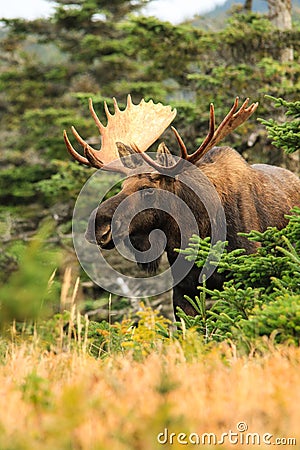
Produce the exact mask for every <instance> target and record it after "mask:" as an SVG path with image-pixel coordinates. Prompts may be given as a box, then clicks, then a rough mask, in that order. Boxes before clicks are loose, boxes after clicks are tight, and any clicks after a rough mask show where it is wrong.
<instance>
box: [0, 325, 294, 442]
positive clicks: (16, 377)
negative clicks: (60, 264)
mask: <svg viewBox="0 0 300 450" xmlns="http://www.w3.org/2000/svg"><path fill="white" fill-rule="evenodd" d="M42 348H43V347H42V346H41V345H40V341H39V337H38V336H35V337H34V339H32V340H31V342H19V343H16V342H14V339H12V340H11V343H10V345H9V346H8V347H7V349H6V355H5V356H4V359H3V362H2V365H1V366H0V400H1V408H0V449H1V450H8V449H9V450H25V449H26V450H36V449H45V450H60V449H84V450H135V449H136V450H144V449H145V450H150V449H151V450H152V449H160V448H170V449H179V448H205V449H211V448H217V449H227V448H228V449H229V448H235V449H246V448H251V449H260V448H274V447H275V448H276V447H277V446H278V447H281V448H282V447H284V448H296V449H299V448H300V426H299V424H300V383H299V365H300V349H299V348H295V347H280V348H274V347H273V346H272V345H271V343H269V349H268V350H267V351H266V352H265V353H264V354H260V356H254V355H252V356H251V355H250V356H247V357H246V356H243V357H242V356H237V355H236V351H235V348H234V347H232V346H230V345H228V344H226V345H225V344H222V345H221V346H218V345H214V346H211V347H210V348H208V349H207V348H205V346H204V345H203V343H202V342H201V341H200V339H199V337H197V336H196V335H195V333H193V332H189V333H187V334H186V335H185V337H184V339H183V340H182V341H181V342H179V341H175V342H174V341H173V342H172V341H170V342H169V343H165V342H164V343H162V342H161V341H159V339H157V340H156V342H155V346H154V347H153V349H152V350H151V351H149V352H147V354H145V355H144V356H143V357H141V358H134V356H133V352H132V350H130V349H129V350H124V352H123V353H121V354H118V355H114V354H109V353H108V354H107V355H106V357H105V358H102V359H96V358H94V357H92V356H89V354H88V352H87V349H86V348H85V346H83V345H81V346H80V347H79V346H78V347H77V348H73V349H72V348H70V347H68V346H66V347H65V348H63V346H62V348H61V349H60V350H57V351H55V352H54V351H46V350H42ZM241 422H243V423H244V424H246V425H247V427H248V429H247V430H246V431H243V426H244V427H245V425H243V423H242V424H241ZM238 424H239V425H238ZM237 427H238V428H239V430H240V431H239V430H238V428H237ZM165 429H168V436H167V437H166V432H165V431H164V430H165ZM230 430H231V431H232V433H231V435H230V439H231V442H232V443H231V444H230V442H229V437H228V436H225V435H223V438H222V433H228V434H230ZM159 433H163V434H161V435H160V442H161V443H159V442H158V438H157V437H158V435H159ZM170 433H176V435H172V436H171V437H170ZM180 433H184V434H180ZM191 433H193V434H191ZM195 433H196V434H195ZM203 433H215V434H216V437H217V440H218V441H219V444H216V445H213V444H214V441H213V436H212V435H211V436H208V435H204V436H202V434H203ZM233 433H236V434H233ZM253 433H257V434H256V435H255V436H254V435H253ZM266 433H269V434H267V435H265V434H266ZM258 435H259V437H258ZM263 435H265V439H266V440H267V443H268V444H269V445H268V444H267V443H266V444H264V443H263V442H262V440H263ZM270 435H272V436H270ZM197 436H198V437H197ZM276 438H280V439H281V438H283V440H281V441H280V444H281V445H275V439H276ZM288 438H293V442H291V441H290V443H289V441H288ZM197 439H199V442H197ZM201 439H204V441H203V442H204V443H203V444H202V441H201ZM209 439H210V441H209ZM222 439H223V441H224V443H222ZM253 439H254V441H253ZM257 439H260V444H259V443H258V440H257ZM165 441H167V442H166V443H164V442H165ZM295 441H296V443H295ZM220 442H221V443H220ZM234 442H235V443H234ZM247 443H248V444H247ZM277 444H278V442H277ZM290 444H292V445H290Z"/></svg>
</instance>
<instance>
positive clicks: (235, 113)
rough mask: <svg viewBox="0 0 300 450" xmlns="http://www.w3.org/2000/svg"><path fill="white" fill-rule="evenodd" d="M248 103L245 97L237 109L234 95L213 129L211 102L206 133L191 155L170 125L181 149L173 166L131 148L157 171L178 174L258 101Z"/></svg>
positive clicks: (214, 143)
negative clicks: (227, 109)
mask: <svg viewBox="0 0 300 450" xmlns="http://www.w3.org/2000/svg"><path fill="white" fill-rule="evenodd" d="M248 103H249V98H247V99H246V100H245V101H244V103H243V104H242V106H241V107H240V109H239V110H238V104H239V97H236V98H235V101H234V104H233V106H232V108H231V110H230V111H229V113H228V114H227V116H226V117H225V118H224V119H223V121H222V122H221V124H220V125H219V126H218V128H217V129H216V130H215V111H214V105H213V104H212V103H211V104H210V119H209V131H208V134H207V136H206V137H205V139H204V140H203V142H202V144H201V145H200V147H199V148H198V149H197V150H196V151H195V152H194V153H192V154H191V155H189V154H188V152H187V149H186V146H185V144H184V142H183V140H182V138H181V136H180V134H179V133H178V131H177V130H176V128H174V127H171V128H172V130H173V132H174V134H175V136H176V139H177V141H178V144H179V147H180V150H181V158H180V159H178V161H177V162H176V163H175V164H174V165H173V166H169V167H162V166H161V165H160V164H158V163H157V162H156V161H154V160H153V159H152V158H150V156H149V155H147V154H145V153H142V152H140V151H139V148H138V147H137V146H134V147H133V149H134V151H135V152H136V153H141V156H142V158H143V159H144V161H145V162H146V163H147V164H148V165H150V166H151V167H153V168H154V169H155V170H157V171H158V172H161V173H164V174H171V175H173V176H174V175H175V174H178V173H179V172H180V171H181V170H184V168H186V167H187V166H186V164H185V161H188V162H190V163H192V164H196V163H197V161H199V160H200V159H201V158H202V157H203V156H204V155H205V153H207V152H208V151H209V150H210V149H211V148H212V147H214V146H215V145H216V144H217V143H218V142H220V141H221V140H222V139H224V138H225V136H227V135H228V134H229V133H231V132H232V131H233V130H235V129H236V128H237V127H238V126H240V125H241V124H242V123H244V122H245V121H246V120H247V119H248V118H249V117H250V116H251V115H252V114H253V113H254V111H255V110H256V108H257V106H258V103H253V104H252V105H250V106H249V107H248Z"/></svg>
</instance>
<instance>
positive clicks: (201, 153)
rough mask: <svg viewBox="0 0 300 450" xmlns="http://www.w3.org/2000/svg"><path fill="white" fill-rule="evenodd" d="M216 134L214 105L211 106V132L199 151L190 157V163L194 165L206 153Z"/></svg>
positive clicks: (209, 131)
mask: <svg viewBox="0 0 300 450" xmlns="http://www.w3.org/2000/svg"><path fill="white" fill-rule="evenodd" d="M214 134H215V108H214V105H213V103H211V104H210V105H209V130H208V134H207V136H206V138H205V139H204V141H203V142H202V144H201V145H200V147H198V148H197V150H196V151H195V152H194V153H193V154H192V155H190V156H188V158H187V159H188V161H190V162H191V163H193V162H194V161H197V159H199V158H200V157H201V156H203V155H204V153H206V148H207V146H208V144H209V142H210V141H211V140H212V139H213V137H214Z"/></svg>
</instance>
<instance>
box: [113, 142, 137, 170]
mask: <svg viewBox="0 0 300 450" xmlns="http://www.w3.org/2000/svg"><path fill="white" fill-rule="evenodd" d="M116 146H117V150H118V153H119V157H120V159H121V162H122V164H123V166H125V167H127V168H128V169H135V168H136V167H137V166H141V165H142V164H143V160H142V158H141V157H139V156H138V155H137V153H136V152H135V151H134V150H133V149H132V148H131V147H129V146H128V145H125V144H123V143H122V142H116Z"/></svg>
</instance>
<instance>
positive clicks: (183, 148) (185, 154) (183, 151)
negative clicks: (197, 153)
mask: <svg viewBox="0 0 300 450" xmlns="http://www.w3.org/2000/svg"><path fill="white" fill-rule="evenodd" d="M171 130H172V131H173V133H174V134H175V137H176V139H177V142H178V144H179V147H180V152H181V158H183V159H187V158H188V152H187V149H186V146H185V143H184V142H183V140H182V138H181V136H180V134H179V133H178V131H177V130H176V128H175V127H171Z"/></svg>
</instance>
